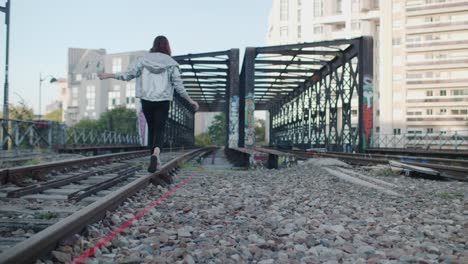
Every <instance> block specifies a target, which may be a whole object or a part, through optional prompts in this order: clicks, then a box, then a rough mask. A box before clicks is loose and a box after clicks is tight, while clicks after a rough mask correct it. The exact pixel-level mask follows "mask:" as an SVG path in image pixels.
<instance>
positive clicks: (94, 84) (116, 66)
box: [64, 48, 145, 125]
mask: <svg viewBox="0 0 468 264" xmlns="http://www.w3.org/2000/svg"><path fill="white" fill-rule="evenodd" d="M144 53H145V51H135V52H125V53H115V54H106V51H105V50H104V49H80V48H70V49H69V50H68V88H69V94H68V96H67V97H66V99H64V100H65V102H64V105H66V107H64V109H65V111H64V120H65V123H66V124H67V125H74V124H76V123H77V122H78V121H79V120H81V119H83V118H90V119H97V118H99V116H100V115H101V114H102V113H103V112H105V111H107V110H112V109H113V108H115V107H117V106H120V105H124V106H126V107H127V108H135V100H136V99H135V81H134V80H132V81H130V82H124V81H119V80H114V79H106V80H99V78H98V77H97V75H98V74H99V73H101V72H112V73H115V72H120V71H123V70H126V69H127V67H128V66H129V65H130V64H131V63H133V62H134V61H135V60H136V59H137V58H138V57H140V56H142V55H143V54H144Z"/></svg>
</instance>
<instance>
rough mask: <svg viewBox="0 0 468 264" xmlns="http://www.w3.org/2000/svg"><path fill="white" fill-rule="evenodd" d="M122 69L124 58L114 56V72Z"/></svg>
mask: <svg viewBox="0 0 468 264" xmlns="http://www.w3.org/2000/svg"><path fill="white" fill-rule="evenodd" d="M121 71H122V58H119V57H117V58H112V73H116V72H121Z"/></svg>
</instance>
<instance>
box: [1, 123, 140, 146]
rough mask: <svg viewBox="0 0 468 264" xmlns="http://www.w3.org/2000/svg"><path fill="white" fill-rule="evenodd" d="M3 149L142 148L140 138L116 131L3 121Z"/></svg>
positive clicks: (58, 124) (56, 124)
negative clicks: (120, 146)
mask: <svg viewBox="0 0 468 264" xmlns="http://www.w3.org/2000/svg"><path fill="white" fill-rule="evenodd" d="M0 126H1V130H0V140H1V143H2V146H4V145H5V144H6V142H7V141H8V145H9V146H8V148H10V149H21V148H23V149H26V148H52V147H55V146H59V145H64V144H86V145H98V144H99V145H107V144H108V145H111V144H120V145H126V144H132V145H137V144H140V139H139V137H138V135H136V134H135V135H124V134H121V133H117V132H114V131H96V130H89V129H81V128H74V127H67V126H66V125H64V124H62V123H58V122H53V121H45V120H38V121H22V120H11V119H10V120H8V124H7V123H6V122H5V120H4V119H0Z"/></svg>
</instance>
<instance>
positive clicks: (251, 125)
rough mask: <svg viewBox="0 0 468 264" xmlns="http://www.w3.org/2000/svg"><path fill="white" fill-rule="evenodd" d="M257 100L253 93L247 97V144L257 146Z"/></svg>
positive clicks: (247, 145)
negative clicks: (255, 100) (255, 113)
mask: <svg viewBox="0 0 468 264" xmlns="http://www.w3.org/2000/svg"><path fill="white" fill-rule="evenodd" d="M254 112H255V102H254V95H253V93H248V94H247V96H246V97H245V146H246V147H254V146H255V117H254Z"/></svg>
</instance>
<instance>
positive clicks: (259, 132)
mask: <svg viewBox="0 0 468 264" xmlns="http://www.w3.org/2000/svg"><path fill="white" fill-rule="evenodd" d="M255 141H256V142H257V143H264V142H265V120H264V119H255Z"/></svg>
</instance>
